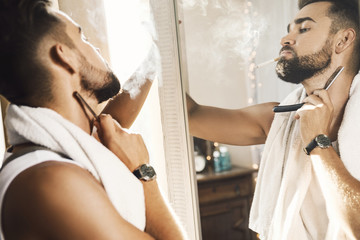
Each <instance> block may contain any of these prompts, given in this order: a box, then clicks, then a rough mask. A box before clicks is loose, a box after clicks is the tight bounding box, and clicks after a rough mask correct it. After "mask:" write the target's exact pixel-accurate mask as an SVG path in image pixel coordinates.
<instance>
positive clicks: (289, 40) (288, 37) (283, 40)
mask: <svg viewBox="0 0 360 240" xmlns="http://www.w3.org/2000/svg"><path fill="white" fill-rule="evenodd" d="M280 44H281V46H286V45H294V44H295V39H294V38H293V37H292V36H291V35H290V34H287V35H286V36H284V37H283V38H281V42H280Z"/></svg>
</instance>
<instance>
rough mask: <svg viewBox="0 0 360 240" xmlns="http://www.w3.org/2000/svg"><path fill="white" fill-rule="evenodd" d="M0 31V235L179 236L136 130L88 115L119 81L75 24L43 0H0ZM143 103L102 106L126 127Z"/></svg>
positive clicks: (123, 99) (122, 100) (118, 100)
mask: <svg viewBox="0 0 360 240" xmlns="http://www.w3.org/2000/svg"><path fill="white" fill-rule="evenodd" d="M0 32H1V33H0V56H1V57H0V61H1V62H0V63H1V64H0V93H1V94H2V95H4V96H5V97H6V98H7V99H8V100H10V102H11V103H12V104H11V105H10V106H9V109H8V113H7V117H6V118H7V119H6V125H7V130H8V133H9V141H10V143H11V144H12V145H13V151H12V152H13V153H12V155H11V156H10V158H9V159H8V161H7V162H6V163H5V166H4V167H3V168H2V169H1V172H0V183H1V184H0V216H1V220H0V238H1V235H3V237H4V239H155V238H156V239H184V238H185V235H184V234H183V232H182V230H181V227H180V226H179V224H178V222H177V220H176V218H175V216H174V214H173V213H172V211H171V209H170V208H169V206H168V205H167V203H166V202H165V201H164V199H163V197H162V195H161V193H160V191H159V188H158V185H157V183H156V180H155V176H156V175H155V172H154V171H153V169H152V168H151V166H149V165H147V164H148V162H149V156H148V152H147V149H146V147H145V145H144V142H143V140H142V138H141V136H140V135H137V134H130V133H128V132H127V131H125V130H124V129H123V128H122V127H120V126H119V124H118V123H117V122H116V121H114V120H113V119H112V117H111V116H110V115H100V116H99V117H97V116H93V115H92V112H91V110H90V109H91V108H92V109H97V108H98V105H99V103H101V102H103V101H106V100H107V99H109V98H111V97H113V96H115V95H116V94H117V93H118V92H119V90H120V85H119V81H118V80H117V78H116V77H115V76H114V74H113V73H112V72H111V70H110V69H109V67H108V66H107V64H106V63H105V61H104V60H103V58H102V57H101V56H100V54H99V52H98V50H97V49H96V48H94V47H93V46H92V45H91V44H90V43H89V42H88V41H87V40H86V38H85V37H84V35H83V34H82V32H81V28H80V26H78V25H77V24H76V23H75V22H73V21H72V20H71V19H70V18H69V17H68V16H66V15H65V14H64V13H62V12H58V11H55V10H53V9H51V8H50V1H49V0H1V1H0ZM150 86H151V83H146V84H145V85H144V86H143V90H144V93H145V94H144V95H146V94H147V92H148V90H149V88H150ZM78 94H80V97H79V95H78ZM81 96H82V97H83V100H82V98H81ZM144 99H145V97H144V96H141V97H140V98H138V99H135V100H131V99H129V96H128V95H127V94H120V95H118V96H116V97H115V98H114V99H113V101H112V102H110V103H109V104H110V105H109V107H108V109H110V110H111V109H114V108H116V110H117V111H118V112H122V111H124V112H125V113H121V114H117V115H116V116H117V118H118V120H119V121H120V122H121V124H122V125H123V126H125V127H128V126H130V125H131V123H132V121H133V120H134V118H135V117H136V115H137V113H138V111H139V109H140V106H141V105H142V103H143V101H144ZM86 103H88V105H89V107H87V104H86ZM113 104H115V105H114V106H115V107H114V106H112V105H113ZM134 106H135V110H132V111H131V112H130V111H129V110H130V109H133V108H134ZM119 108H121V109H119ZM127 111H129V114H128V115H127V114H126V112H127ZM95 115H96V113H95ZM93 124H95V126H96V128H97V129H98V132H97V136H98V139H99V140H100V141H101V142H99V141H97V140H96V139H95V138H94V137H92V136H91V135H90V134H91V133H92V129H93ZM29 149H30V150H29ZM35 149H37V150H36V151H35ZM14 156H16V157H14ZM11 158H12V159H11ZM139 167H141V168H139ZM144 170H145V171H144Z"/></svg>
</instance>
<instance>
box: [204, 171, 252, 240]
mask: <svg viewBox="0 0 360 240" xmlns="http://www.w3.org/2000/svg"><path fill="white" fill-rule="evenodd" d="M254 172H255V170H253V169H247V168H239V167H233V168H232V169H231V170H230V171H226V172H221V173H214V172H206V173H199V174H197V181H198V192H199V204H200V217H201V231H202V239H204V240H218V239H219V240H220V239H221V240H232V239H234V240H235V239H236V240H255V239H256V236H255V234H254V233H253V232H252V231H251V230H250V229H249V228H248V223H249V211H250V206H251V200H252V196H253V190H254V188H253V173H254Z"/></svg>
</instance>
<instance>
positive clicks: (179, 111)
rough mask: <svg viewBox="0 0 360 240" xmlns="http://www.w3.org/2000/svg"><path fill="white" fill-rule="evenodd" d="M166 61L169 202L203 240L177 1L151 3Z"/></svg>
mask: <svg viewBox="0 0 360 240" xmlns="http://www.w3.org/2000/svg"><path fill="white" fill-rule="evenodd" d="M150 2H151V6H152V9H153V12H154V20H155V25H156V29H157V33H158V38H159V39H158V47H159V50H160V54H161V57H162V85H161V86H160V88H159V97H160V105H161V115H162V126H163V133H164V151H165V158H166V168H167V177H168V188H169V191H168V192H169V201H170V203H171V204H172V207H173V208H174V210H175V212H176V214H177V215H178V216H179V218H180V220H181V222H182V224H183V225H184V227H185V230H186V232H187V234H188V236H189V238H190V239H194V240H198V239H201V231H200V229H201V228H200V214H199V207H198V206H199V204H198V194H197V181H196V172H195V167H194V163H193V161H192V141H191V140H190V136H189V134H188V132H189V131H188V123H187V111H186V104H185V90H186V89H185V86H184V83H186V81H187V77H186V68H185V64H183V63H182V61H181V57H182V56H183V54H184V51H182V50H181V47H180V45H181V44H180V43H179V42H178V39H179V38H178V33H179V31H181V30H180V29H179V28H178V24H177V23H178V12H177V11H178V9H177V5H176V4H177V1H176V0H156V1H155V0H153V1H150Z"/></svg>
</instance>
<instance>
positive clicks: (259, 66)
mask: <svg viewBox="0 0 360 240" xmlns="http://www.w3.org/2000/svg"><path fill="white" fill-rule="evenodd" d="M279 59H280V57H277V58H274V59H271V60H269V61H266V62H263V63H260V64H258V65H256V67H255V68H261V67H263V66H266V65H268V64H270V63H273V62H277V61H279Z"/></svg>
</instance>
